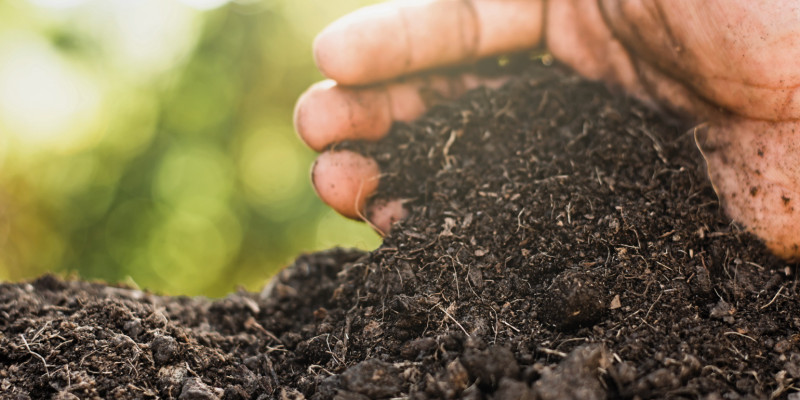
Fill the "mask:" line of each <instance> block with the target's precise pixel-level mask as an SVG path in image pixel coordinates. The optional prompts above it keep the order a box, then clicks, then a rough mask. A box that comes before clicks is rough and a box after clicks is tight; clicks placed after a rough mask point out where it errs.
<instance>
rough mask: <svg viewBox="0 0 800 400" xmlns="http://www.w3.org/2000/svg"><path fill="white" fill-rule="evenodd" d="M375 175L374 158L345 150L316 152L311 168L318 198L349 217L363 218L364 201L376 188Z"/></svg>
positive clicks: (377, 171) (376, 167) (378, 173)
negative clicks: (318, 153)
mask: <svg viewBox="0 0 800 400" xmlns="http://www.w3.org/2000/svg"><path fill="white" fill-rule="evenodd" d="M379 177H380V170H379V169H378V164H377V163H376V162H375V160H373V159H371V158H368V157H364V156H362V155H360V154H357V153H354V152H352V151H346V150H345V151H327V152H325V153H322V154H320V156H319V157H318V158H317V161H316V162H315V163H314V166H313V167H312V169H311V181H312V183H313V184H314V190H316V191H317V195H318V196H319V198H320V199H322V201H323V202H325V204H327V205H329V206H331V208H333V209H334V210H336V211H338V212H339V213H340V214H342V215H344V216H345V217H348V218H353V219H363V215H364V205H365V204H366V202H367V199H368V198H369V197H370V196H372V194H373V193H374V192H375V189H377V188H378V178H379Z"/></svg>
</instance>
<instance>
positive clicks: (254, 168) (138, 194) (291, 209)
mask: <svg viewBox="0 0 800 400" xmlns="http://www.w3.org/2000/svg"><path fill="white" fill-rule="evenodd" d="M373 2H374V1H358V0H348V1H331V0H235V1H226V0H3V1H0V280H4V281H8V280H10V281H18V280H23V279H31V278H34V277H36V276H39V275H41V274H43V273H45V272H48V271H51V272H56V273H58V274H61V275H70V274H72V275H77V276H79V277H80V278H83V279H99V280H104V281H109V282H120V281H122V282H128V283H134V284H136V285H138V286H139V287H142V288H146V289H150V290H153V291H156V292H159V293H165V294H172V295H179V294H185V295H197V294H203V295H207V296H221V295H224V294H225V293H228V292H230V291H232V290H235V288H236V287H237V286H240V285H241V286H244V287H246V288H248V289H250V290H257V289H258V288H259V287H260V286H261V285H263V283H264V282H266V280H267V279H268V278H269V277H270V276H271V275H273V274H274V273H275V272H276V271H277V270H278V269H280V268H281V267H283V266H285V265H287V263H289V262H291V260H292V259H294V257H295V256H297V255H299V254H300V253H301V252H308V251H314V250H321V249H325V248H330V247H332V246H336V245H340V246H347V247H359V248H364V249H372V248H375V247H376V246H377V245H378V244H379V242H380V241H379V238H378V237H377V236H376V235H375V234H374V233H372V231H371V230H370V229H369V228H368V227H366V226H364V225H363V224H359V223H355V222H352V221H348V220H346V219H344V218H342V217H340V216H338V215H337V214H335V213H333V212H332V211H330V210H328V209H327V208H326V207H325V206H324V205H323V204H322V203H321V202H320V201H319V200H318V199H317V198H316V196H315V195H314V193H313V190H312V188H311V186H310V183H309V179H308V170H309V165H310V164H311V162H312V160H313V158H314V154H313V153H312V152H311V151H310V150H307V149H306V148H305V147H304V146H303V144H302V143H301V142H300V140H299V139H297V138H296V136H295V133H294V131H293V129H292V108H293V106H294V101H295V100H296V98H297V97H298V95H299V94H300V93H301V92H302V91H303V90H305V88H307V87H308V85H310V84H311V83H313V82H315V81H317V80H319V79H321V78H322V77H321V75H320V74H319V73H318V72H317V71H316V69H315V67H314V64H313V60H312V57H311V42H312V40H313V37H314V35H315V34H316V33H317V32H319V31H320V30H321V29H322V28H323V27H324V26H325V25H326V24H327V23H329V22H331V21H333V20H334V19H336V18H337V17H339V16H341V15H343V14H345V13H346V12H348V11H352V10H354V9H356V8H358V7H359V6H363V5H366V4H367V3H373Z"/></svg>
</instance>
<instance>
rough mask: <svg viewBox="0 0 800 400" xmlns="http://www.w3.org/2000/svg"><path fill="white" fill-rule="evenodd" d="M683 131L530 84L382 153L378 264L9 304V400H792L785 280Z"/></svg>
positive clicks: (786, 269) (2, 310) (5, 389)
mask: <svg viewBox="0 0 800 400" xmlns="http://www.w3.org/2000/svg"><path fill="white" fill-rule="evenodd" d="M690 128H691V126H690V125H686V124H683V123H680V121H678V120H675V119H670V118H669V117H667V116H664V115H660V114H657V113H655V112H653V111H650V110H648V109H647V108H646V107H645V106H643V105H642V104H640V103H638V102H636V101H634V100H632V99H629V98H626V97H623V96H620V95H618V94H615V93H612V92H609V90H608V89H607V88H605V87H603V86H601V85H598V84H595V83H591V82H586V81H583V80H581V79H579V78H576V77H575V76H573V75H572V74H571V73H569V72H568V71H565V70H564V69H563V68H560V67H542V66H529V67H528V68H527V70H526V71H525V72H522V73H521V74H520V76H519V77H518V78H517V79H515V80H514V81H512V82H510V83H509V84H507V85H506V86H505V87H503V88H502V89H500V90H498V91H490V90H484V89H480V90H476V91H472V92H470V93H469V94H467V95H466V96H465V97H464V98H463V99H461V100H459V101H457V102H454V103H447V104H441V105H438V106H436V107H434V108H433V109H432V110H431V112H429V113H428V114H427V115H426V116H425V117H424V118H422V119H421V120H420V121H418V122H415V123H414V124H410V125H404V124H398V125H397V126H396V127H395V128H394V129H393V131H392V132H391V133H390V135H388V136H387V137H386V138H385V139H384V140H382V141H381V142H379V143H374V144H364V143H344V144H341V145H339V148H351V149H356V150H359V151H362V152H364V153H366V154H370V155H373V156H374V157H375V158H376V159H377V160H378V162H379V164H380V165H381V169H382V171H384V176H383V178H382V180H381V186H380V187H379V194H378V196H377V200H381V199H383V200H386V199H394V198H402V199H405V200H406V206H407V207H408V209H409V213H410V216H409V218H408V219H407V220H405V221H402V222H401V223H399V224H398V225H397V226H396V227H395V229H394V230H393V231H392V233H391V234H390V235H389V236H387V237H386V238H385V240H384V243H383V245H382V246H381V247H380V248H378V249H376V250H375V251H373V252H369V253H364V252H360V251H352V250H342V249H333V250H329V251H325V252H320V253H315V254H308V255H303V256H300V257H299V258H298V259H297V260H296V261H295V262H294V263H293V264H292V265H291V266H289V267H288V268H286V269H285V270H284V271H282V272H281V273H279V274H278V275H277V276H276V277H275V278H274V279H273V280H272V281H271V283H270V284H269V285H268V286H267V287H265V288H264V290H263V291H261V293H245V292H237V293H232V294H231V295H229V296H227V297H226V298H224V299H218V300H209V299H204V298H184V297H162V296H157V295H154V294H151V293H147V292H142V291H139V290H133V289H127V288H118V287H111V286H105V285H100V284H92V283H87V282H79V281H74V282H64V281H61V280H59V279H56V278H54V277H43V278H41V279H39V280H36V281H34V282H30V283H18V284H2V285H0V393H2V397H3V398H19V399H27V398H35V399H39V398H58V399H69V398H142V399H147V398H203V399H206V398H221V399H269V398H278V399H320V400H321V399H334V398H338V399H367V398H397V397H399V398H413V399H435V398H446V399H455V398H464V399H486V400H488V399H570V398H574V399H578V398H580V399H603V398H611V399H616V398H624V399H647V398H676V399H677V398H680V399H688V398H692V399H693V398H705V399H751V398H791V397H792V396H795V395H796V394H797V393H798V392H797V390H798V389H797V387H798V382H800V348H798V344H800V334H798V332H799V331H800V296H798V290H797V289H798V288H797V284H796V273H795V268H794V265H787V264H786V263H784V262H781V261H780V260H778V259H776V258H774V257H773V256H771V255H770V254H768V253H767V252H766V251H765V250H764V248H763V246H762V244H761V243H760V242H759V241H758V240H757V239H756V238H754V237H752V236H751V235H749V234H747V233H745V232H743V231H742V230H741V229H740V228H739V227H738V226H736V225H735V224H732V223H731V222H730V221H729V220H727V219H726V218H725V217H724V216H723V215H722V213H721V212H720V208H719V202H718V201H717V199H716V197H715V194H714V192H713V189H712V187H711V186H710V184H709V183H708V181H707V179H706V176H705V175H704V173H703V160H702V158H701V157H700V154H699V152H698V151H697V150H696V145H695V143H694V139H693V137H692V135H691V129H690Z"/></svg>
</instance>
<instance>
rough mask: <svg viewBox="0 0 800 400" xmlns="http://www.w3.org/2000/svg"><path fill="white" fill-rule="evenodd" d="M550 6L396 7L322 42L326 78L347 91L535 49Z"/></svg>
mask: <svg viewBox="0 0 800 400" xmlns="http://www.w3.org/2000/svg"><path fill="white" fill-rule="evenodd" d="M542 3H543V1H542V0H426V1H420V0H417V1H404V2H400V1H392V2H388V3H383V4H378V5H375V6H372V7H367V8H363V9H361V10H358V11H356V12H354V13H351V14H349V15H346V16H345V17H343V18H341V19H339V20H338V21H336V22H334V23H333V24H331V25H330V26H328V27H327V28H326V29H325V30H323V31H322V32H321V33H320V34H319V35H318V36H317V38H316V40H315V42H314V56H315V59H316V61H317V66H318V67H319V69H320V71H322V73H323V74H324V75H325V76H327V77H328V78H331V79H333V80H335V81H337V82H339V83H340V84H343V85H364V84H369V83H374V82H378V81H383V80H388V79H391V78H395V77H398V76H402V75H405V74H408V73H411V72H416V71H421V70H425V69H429V68H434V67H440V66H446V65H452V64H457V63H460V62H465V61H470V60H474V59H477V58H481V57H485V56H489V55H494V54H498V53H504V52H510V51H515V50H523V49H528V48H532V47H535V46H536V45H537V44H538V43H539V41H540V40H541V36H542V25H543V11H542V10H543V5H542Z"/></svg>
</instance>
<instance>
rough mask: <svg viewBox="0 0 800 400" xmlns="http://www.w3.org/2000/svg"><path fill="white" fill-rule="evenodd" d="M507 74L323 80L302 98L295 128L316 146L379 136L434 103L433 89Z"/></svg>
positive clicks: (456, 91) (490, 82)
mask: <svg viewBox="0 0 800 400" xmlns="http://www.w3.org/2000/svg"><path fill="white" fill-rule="evenodd" d="M506 80H507V78H505V77H494V78H483V77H478V76H475V75H472V74H463V75H459V76H455V77H450V76H444V75H437V76H428V77H416V78H412V79H408V80H404V81H400V82H394V83H389V84H386V85H377V86H373V87H366V88H348V87H343V86H339V85H337V84H335V83H334V82H333V81H330V80H328V81H324V82H320V83H318V84H316V85H313V86H311V88H309V89H308V90H307V91H306V92H305V93H304V94H303V95H302V96H300V100H298V102H297V106H296V107H295V113H294V123H295V129H296V130H297V133H298V134H299V135H300V137H301V138H302V139H303V141H305V142H306V144H307V145H308V146H309V147H311V148H312V149H314V150H316V151H322V150H323V149H324V148H326V147H327V146H329V145H331V144H333V143H337V142H341V141H343V140H346V139H350V140H355V139H364V140H378V139H380V138H382V137H383V136H384V135H386V133H387V132H389V128H391V126H392V122H394V121H412V120H414V119H416V118H417V117H419V116H420V115H422V114H423V113H424V112H425V110H427V109H428V107H429V106H430V105H431V104H430V102H431V98H430V96H427V97H426V95H425V93H429V94H430V93H432V94H435V95H436V96H438V97H441V98H444V99H452V98H455V97H458V96H460V95H461V94H463V93H464V92H466V91H467V90H470V89H474V88H476V87H478V86H489V87H497V86H500V85H501V84H502V83H503V82H505V81H506Z"/></svg>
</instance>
